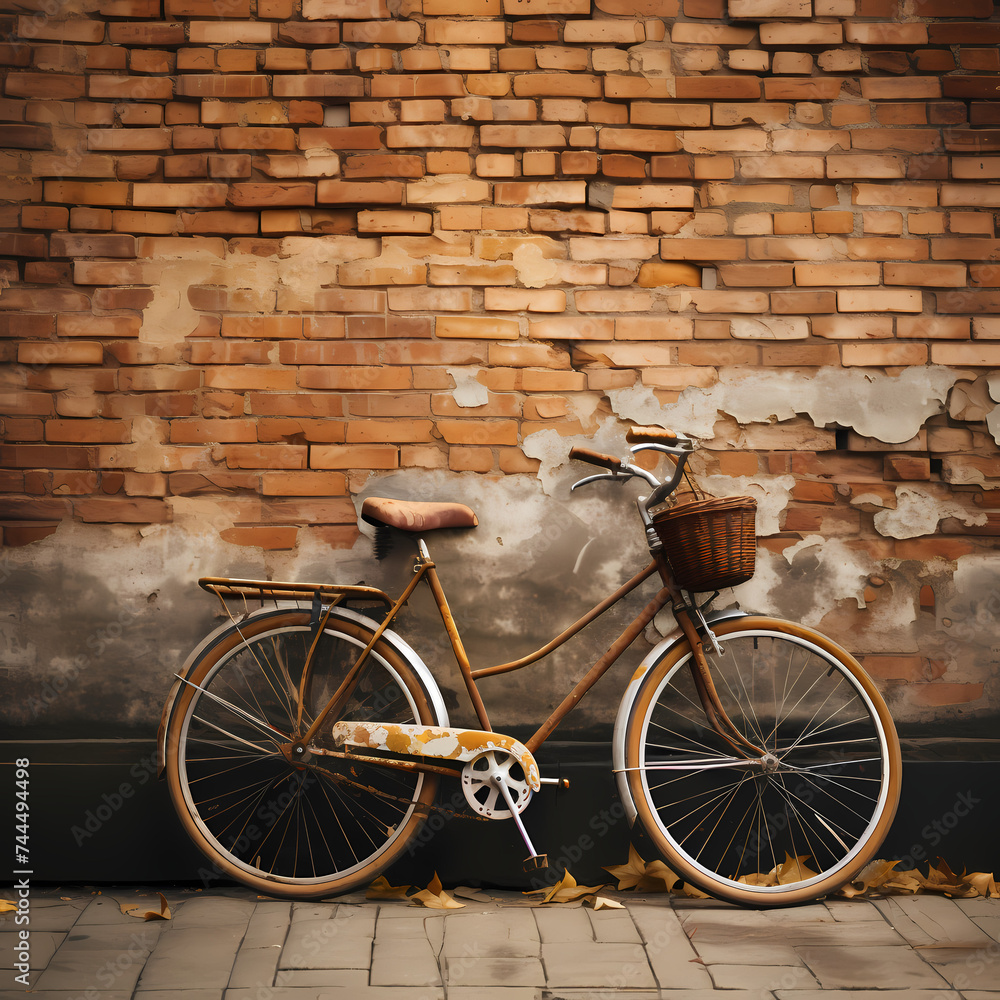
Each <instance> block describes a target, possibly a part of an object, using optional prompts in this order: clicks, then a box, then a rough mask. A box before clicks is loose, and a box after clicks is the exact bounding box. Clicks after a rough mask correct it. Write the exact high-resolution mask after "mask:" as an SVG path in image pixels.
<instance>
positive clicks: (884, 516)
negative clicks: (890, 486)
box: [851, 486, 989, 538]
mask: <svg viewBox="0 0 1000 1000" xmlns="http://www.w3.org/2000/svg"><path fill="white" fill-rule="evenodd" d="M851 503H852V504H854V505H856V506H860V505H862V504H872V505H874V506H878V507H883V509H882V510H879V511H878V512H877V513H876V514H875V517H874V524H875V530H876V531H877V532H878V533H879V534H880V535H884V536H885V537H886V538H916V537H918V536H919V535H932V534H934V532H935V531H937V527H938V524H939V523H940V522H941V521H942V520H943V519H944V518H946V517H954V518H958V520H960V521H961V522H962V523H963V524H967V525H982V524H986V523H987V522H988V520H989V518H988V517H987V515H986V513H985V511H970V510H968V509H967V508H966V507H964V506H962V504H960V503H956V502H955V501H954V500H949V499H946V500H942V499H940V498H938V497H936V496H934V495H933V494H932V493H929V492H927V491H926V490H922V489H920V488H919V487H916V486H900V487H897V489H896V507H895V509H890V508H885V507H884V504H883V501H882V498H881V497H880V496H878V494H875V493H865V494H863V495H862V496H858V497H855V498H854V499H853V500H852V501H851Z"/></svg>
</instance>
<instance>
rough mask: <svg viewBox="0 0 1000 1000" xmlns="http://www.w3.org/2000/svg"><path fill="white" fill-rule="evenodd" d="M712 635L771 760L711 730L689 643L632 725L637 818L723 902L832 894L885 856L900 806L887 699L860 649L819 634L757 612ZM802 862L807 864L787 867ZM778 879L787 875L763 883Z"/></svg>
mask: <svg viewBox="0 0 1000 1000" xmlns="http://www.w3.org/2000/svg"><path fill="white" fill-rule="evenodd" d="M714 631H715V634H716V636H717V637H718V640H719V642H720V644H721V646H722V648H723V651H724V652H723V655H722V656H721V657H720V656H718V655H715V654H714V653H713V652H712V651H711V650H710V649H709V648H708V647H707V646H706V656H707V658H708V662H709V666H710V669H711V673H712V677H713V679H714V682H715V686H716V688H717V690H718V692H719V697H720V701H721V703H722V705H723V707H724V708H725V710H726V712H727V714H728V715H729V717H730V719H731V720H732V721H733V723H734V725H735V726H736V728H737V729H738V730H739V731H740V732H741V733H742V735H743V736H745V737H746V738H747V739H748V740H749V741H750V742H752V743H754V744H755V746H761V749H766V750H767V751H768V753H769V754H770V758H769V759H768V761H767V763H766V764H765V763H764V758H763V757H758V758H757V764H747V763H746V762H745V760H740V758H741V751H739V750H734V748H733V746H732V745H731V744H730V743H728V742H727V741H726V740H724V739H723V738H722V737H721V736H719V735H718V734H717V733H716V732H715V731H714V730H713V729H712V728H711V727H710V726H709V724H708V722H707V721H706V718H705V714H704V710H703V708H702V705H701V702H700V700H699V698H698V695H697V691H696V688H695V684H694V680H693V678H692V675H691V670H690V669H689V663H690V661H691V656H692V654H691V648H690V645H689V644H688V643H687V642H681V643H678V644H677V645H675V646H673V647H671V648H670V650H669V651H668V653H667V654H666V655H665V656H664V658H663V659H662V660H661V661H660V662H659V663H656V664H654V665H653V666H651V667H650V668H649V670H648V671H647V673H646V675H645V677H644V678H643V680H642V681H641V683H640V684H639V686H638V688H637V690H636V694H635V698H634V701H633V704H632V708H631V712H630V714H629V716H628V720H627V725H626V733H625V754H624V762H625V766H626V768H627V769H628V770H627V772H626V779H627V787H628V790H629V793H630V794H631V797H632V800H633V802H634V804H635V808H636V815H637V819H638V821H639V822H640V824H641V826H642V828H643V829H644V831H645V833H646V836H647V838H648V840H649V842H650V843H651V844H652V845H653V847H654V848H655V849H656V850H657V851H658V852H659V854H660V855H661V856H662V858H663V860H664V862H665V863H666V864H667V866H668V867H669V868H670V869H671V870H672V871H673V872H674V873H675V874H676V875H677V876H678V877H679V878H680V879H682V880H683V881H685V882H687V883H690V884H691V885H693V886H695V887H697V888H699V889H701V890H702V891H704V892H706V893H709V894H710V895H712V896H715V897H717V898H721V899H725V900H728V901H730V902H734V903H739V904H742V905H748V906H755V907H768V906H786V905H791V904H795V903H802V902H806V901H809V900H813V899H816V898H818V897H820V896H823V895H826V894H828V893H830V892H833V891H835V890H837V889H838V888H840V887H841V886H843V885H844V884H846V883H847V882H848V881H850V880H851V879H852V878H853V877H854V876H855V875H856V874H857V873H858V872H859V871H860V870H861V868H862V867H863V866H864V865H865V864H866V863H867V862H868V861H870V860H871V859H872V858H873V856H874V854H875V852H876V851H877V850H878V848H879V846H880V845H881V843H882V840H883V839H884V837H885V834H886V832H887V831H888V829H889V825H890V823H891V822H892V818H893V816H894V814H895V810H896V805H897V803H898V800H899V791H900V785H901V774H900V772H901V762H900V752H899V740H898V738H897V736H896V731H895V727H894V726H893V723H892V719H891V717H890V715H889V711H888V709H887V707H886V705H885V702H884V700H883V699H882V697H881V695H880V694H879V692H878V691H877V689H876V688H875V685H874V684H873V683H872V681H871V679H870V678H869V677H868V675H867V674H866V673H865V672H864V670H863V668H862V667H861V665H860V664H859V663H858V661H857V660H855V659H854V657H852V656H851V655H850V654H849V653H847V652H846V651H845V650H843V649H842V648H841V647H839V646H838V645H836V644H835V643H833V642H832V641H831V640H829V639H827V638H826V637H825V636H822V635H820V634H819V633H818V632H815V631H813V630H811V629H807V628H805V627H803V626H799V625H794V624H792V623H789V622H783V621H780V620H778V619H772V618H766V617H747V618H742V619H737V620H734V621H729V622H725V623H723V624H720V625H718V626H716V627H715V629H714ZM734 759H736V760H739V761H740V762H738V763H733V761H734ZM727 760H728V761H729V762H730V763H726V761H727ZM699 761H700V762H701V763H696V762H699ZM705 762H708V763H711V764H714V765H715V766H714V767H710V766H707V765H706V763H705ZM668 767H669V768H672V769H667V768H668ZM803 857H805V858H806V859H807V860H805V861H804V862H803V864H805V865H806V866H807V867H806V868H802V867H801V866H799V865H796V864H794V863H793V864H791V865H789V864H788V860H789V859H795V858H803ZM782 866H784V867H782ZM771 873H780V877H781V879H782V883H781V884H778V885H763V884H756V883H757V882H759V881H762V880H761V879H759V878H757V876H758V875H764V876H768V875H770V874H771ZM767 880H768V879H766V878H765V879H764V880H763V881H767Z"/></svg>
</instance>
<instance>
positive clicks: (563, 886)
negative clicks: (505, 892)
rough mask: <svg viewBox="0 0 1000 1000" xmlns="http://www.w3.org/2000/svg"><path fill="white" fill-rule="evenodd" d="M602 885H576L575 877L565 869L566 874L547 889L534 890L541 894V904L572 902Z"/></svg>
mask: <svg viewBox="0 0 1000 1000" xmlns="http://www.w3.org/2000/svg"><path fill="white" fill-rule="evenodd" d="M601 888H602V887H601V886H599V885H577V882H576V879H575V878H573V876H572V875H571V874H570V873H569V869H567V870H566V874H565V875H564V876H563V877H562V878H561V879H560V880H559V881H558V882H556V884H555V885H554V886H552V887H551V888H549V889H547V890H546V889H536V890H534V892H540V893H542V894H543V896H542V900H541V902H542V905H544V904H545V903H572V902H574V901H575V900H577V899H582V898H583V897H584V896H589V895H591V894H592V893H596V892H597V891H598V890H600V889H601ZM532 894H533V893H531V892H528V893H525V895H526V896H530V895H532Z"/></svg>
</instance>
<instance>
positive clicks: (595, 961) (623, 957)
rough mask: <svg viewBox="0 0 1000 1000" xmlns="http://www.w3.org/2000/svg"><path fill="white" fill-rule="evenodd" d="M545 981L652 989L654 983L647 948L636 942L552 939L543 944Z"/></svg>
mask: <svg viewBox="0 0 1000 1000" xmlns="http://www.w3.org/2000/svg"><path fill="white" fill-rule="evenodd" d="M542 962H543V964H544V966H545V981H546V984H547V985H549V986H552V987H566V986H591V987H595V986H601V987H606V988H610V989H652V988H654V987H655V986H656V985H657V984H656V978H655V977H654V975H653V970H652V968H650V965H649V960H648V959H647V958H646V950H645V948H643V946H642V945H636V944H606V943H601V942H593V943H588V942H566V943H564V942H553V943H552V944H543V945H542Z"/></svg>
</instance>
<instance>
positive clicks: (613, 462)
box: [569, 448, 622, 471]
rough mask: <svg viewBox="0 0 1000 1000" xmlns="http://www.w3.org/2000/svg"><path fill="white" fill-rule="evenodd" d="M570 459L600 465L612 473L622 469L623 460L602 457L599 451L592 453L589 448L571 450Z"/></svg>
mask: <svg viewBox="0 0 1000 1000" xmlns="http://www.w3.org/2000/svg"><path fill="white" fill-rule="evenodd" d="M569 457H570V458H575V459H577V460H578V461H580V462H589V463H590V464H591V465H599V466H601V468H603V469H611V470H612V471H614V470H616V469H620V468H621V467H622V460H621V459H620V458H616V457H615V456H614V455H602V454H601V452H599V451H591V450H590V449H589V448H571V449H570V452H569Z"/></svg>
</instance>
